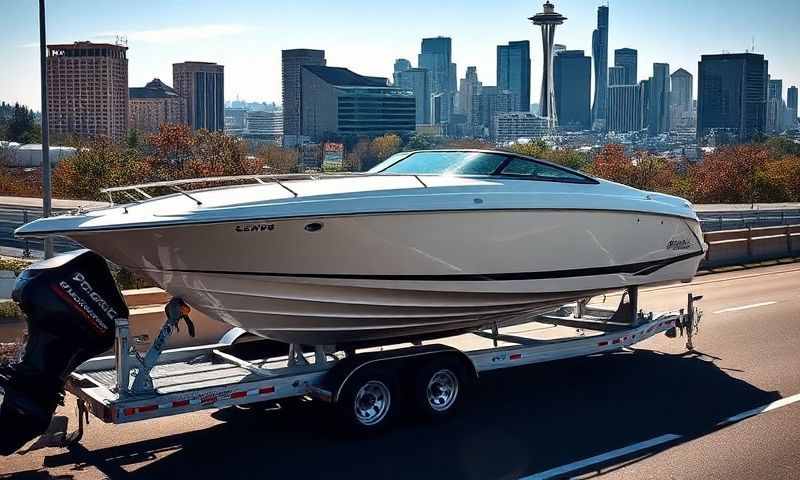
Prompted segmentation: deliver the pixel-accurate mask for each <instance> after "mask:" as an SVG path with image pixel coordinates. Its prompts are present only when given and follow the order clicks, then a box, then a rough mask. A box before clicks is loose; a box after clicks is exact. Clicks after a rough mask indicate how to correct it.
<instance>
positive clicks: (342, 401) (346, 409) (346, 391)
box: [336, 368, 398, 433]
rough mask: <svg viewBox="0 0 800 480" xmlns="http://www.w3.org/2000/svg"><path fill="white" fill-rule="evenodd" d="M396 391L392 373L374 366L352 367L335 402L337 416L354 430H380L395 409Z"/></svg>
mask: <svg viewBox="0 0 800 480" xmlns="http://www.w3.org/2000/svg"><path fill="white" fill-rule="evenodd" d="M396 393H397V380H396V378H395V376H394V375H393V373H390V372H382V371H380V370H378V369H376V368H365V369H363V370H362V369H359V370H356V372H355V373H353V375H352V376H351V377H350V378H348V379H347V380H346V382H345V384H344V385H343V387H342V391H341V393H340V395H339V398H338V400H337V401H336V409H337V411H338V414H339V418H340V420H341V421H342V422H343V424H344V426H345V427H346V429H347V430H349V431H351V432H354V433H371V432H377V431H379V430H382V429H383V428H385V427H386V425H387V424H389V423H390V422H391V420H392V418H393V417H394V416H395V412H396V411H397V410H398V406H397V403H398V401H397V400H398V398H397V394H396Z"/></svg>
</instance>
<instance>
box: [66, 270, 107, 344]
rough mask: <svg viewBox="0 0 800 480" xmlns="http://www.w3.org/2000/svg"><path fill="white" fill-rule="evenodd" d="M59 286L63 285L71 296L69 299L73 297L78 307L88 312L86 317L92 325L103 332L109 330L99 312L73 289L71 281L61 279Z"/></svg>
mask: <svg viewBox="0 0 800 480" xmlns="http://www.w3.org/2000/svg"><path fill="white" fill-rule="evenodd" d="M58 286H59V287H61V291H63V292H64V293H65V294H66V295H68V296H69V299H71V300H72V301H73V302H75V304H76V305H77V306H78V307H80V308H81V310H83V312H84V313H85V314H86V317H87V318H88V319H89V320H91V322H92V323H91V325H92V326H94V327H95V328H97V330H98V331H99V332H100V333H103V332H105V331H106V330H108V327H107V326H106V324H105V323H103V321H102V320H101V319H100V317H98V316H97V314H96V313H95V312H94V310H92V307H90V306H89V305H87V304H86V302H85V301H84V300H83V298H82V297H81V296H80V295H78V292H76V291H75V289H73V288H72V286H71V285H70V284H69V283H67V282H66V281H64V280H61V282H59V283H58ZM56 293H58V292H56Z"/></svg>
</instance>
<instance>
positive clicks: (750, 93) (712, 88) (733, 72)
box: [697, 53, 769, 144]
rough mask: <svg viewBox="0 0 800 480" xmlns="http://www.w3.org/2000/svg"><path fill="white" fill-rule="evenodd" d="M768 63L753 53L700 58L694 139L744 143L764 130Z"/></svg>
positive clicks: (699, 141)
mask: <svg viewBox="0 0 800 480" xmlns="http://www.w3.org/2000/svg"><path fill="white" fill-rule="evenodd" d="M768 67H769V65H768V62H767V61H766V60H765V59H764V55H759V54H755V53H733V54H731V53H725V54H719V55H703V56H702V57H700V62H699V63H698V65H697V72H698V75H697V139H698V143H701V144H702V143H704V142H705V139H706V137H707V136H708V135H710V134H712V133H723V134H725V135H726V137H729V138H731V139H732V140H736V141H740V142H746V141H749V140H751V139H752V138H753V135H755V134H756V133H758V132H764V130H765V128H766V120H767V118H766V106H767V76H768V74H767V72H768Z"/></svg>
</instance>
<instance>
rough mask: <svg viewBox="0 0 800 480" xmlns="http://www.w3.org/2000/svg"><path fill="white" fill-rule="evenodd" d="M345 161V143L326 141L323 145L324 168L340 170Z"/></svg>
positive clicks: (324, 169) (326, 169) (325, 169)
mask: <svg viewBox="0 0 800 480" xmlns="http://www.w3.org/2000/svg"><path fill="white" fill-rule="evenodd" d="M343 161H344V145H343V144H341V143H330V142H329V143H325V144H324V145H323V146H322V170H323V171H340V170H341V169H342V165H343Z"/></svg>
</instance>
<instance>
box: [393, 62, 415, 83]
mask: <svg viewBox="0 0 800 480" xmlns="http://www.w3.org/2000/svg"><path fill="white" fill-rule="evenodd" d="M409 68H411V62H409V61H408V60H406V59H405V58H398V59H397V60H395V61H394V75H393V76H392V83H397V74H398V73H400V72H405V71H406V70H408V69H409Z"/></svg>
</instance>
